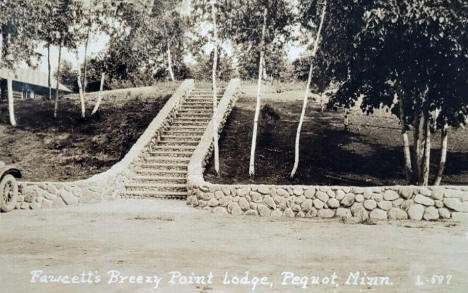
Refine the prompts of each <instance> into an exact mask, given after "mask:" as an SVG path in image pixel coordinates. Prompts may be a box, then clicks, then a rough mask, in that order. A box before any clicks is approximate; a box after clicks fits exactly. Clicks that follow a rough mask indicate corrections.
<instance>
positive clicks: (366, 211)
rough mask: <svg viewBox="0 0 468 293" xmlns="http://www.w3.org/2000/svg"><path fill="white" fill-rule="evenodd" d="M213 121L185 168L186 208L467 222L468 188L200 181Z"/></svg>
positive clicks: (227, 107) (230, 95)
mask: <svg viewBox="0 0 468 293" xmlns="http://www.w3.org/2000/svg"><path fill="white" fill-rule="evenodd" d="M237 87H238V84H236V83H233V82H232V81H231V83H230V84H229V86H228V88H227V90H226V93H225V95H224V96H223V98H222V100H221V102H220V105H219V107H218V112H217V116H218V120H217V121H216V123H217V126H218V129H219V130H220V131H221V130H222V128H223V126H224V123H225V122H226V119H227V118H228V116H229V114H230V112H231V110H232V108H233V107H234V103H235V101H236V92H237ZM212 123H215V121H212V122H210V126H208V127H207V130H206V131H205V133H204V135H203V137H202V140H201V142H200V143H199V144H198V146H197V148H196V150H195V152H194V154H193V155H192V157H191V159H190V163H189V166H188V174H187V182H188V197H187V204H189V205H192V206H194V207H197V208H203V209H206V210H210V211H213V212H215V213H220V214H232V215H256V216H273V217H281V216H285V217H320V218H333V217H340V218H346V219H348V221H350V222H363V221H366V220H368V219H372V220H405V219H412V220H428V221H430V220H442V219H454V220H468V186H440V187H419V186H386V187H347V186H299V185H284V186H280V185H221V184H212V183H209V182H206V181H205V180H204V178H203V172H204V170H205V166H206V163H207V162H208V160H209V159H210V157H211V152H212V148H213V144H212V140H213V136H212V132H211V129H213V125H212Z"/></svg>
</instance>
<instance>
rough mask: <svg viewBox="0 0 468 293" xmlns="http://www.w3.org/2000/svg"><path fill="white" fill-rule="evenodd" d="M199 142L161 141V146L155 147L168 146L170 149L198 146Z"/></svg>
mask: <svg viewBox="0 0 468 293" xmlns="http://www.w3.org/2000/svg"><path fill="white" fill-rule="evenodd" d="M197 145H198V141H190V140H170V141H167V140H161V141H160V142H159V144H158V145H157V146H155V147H158V146H168V147H174V146H195V147H196V146H197Z"/></svg>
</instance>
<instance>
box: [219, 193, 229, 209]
mask: <svg viewBox="0 0 468 293" xmlns="http://www.w3.org/2000/svg"><path fill="white" fill-rule="evenodd" d="M218 202H219V205H220V206H222V207H227V205H228V203H229V200H228V197H227V196H223V197H221V198H220V199H218Z"/></svg>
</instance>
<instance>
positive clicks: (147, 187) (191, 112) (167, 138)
mask: <svg viewBox="0 0 468 293" xmlns="http://www.w3.org/2000/svg"><path fill="white" fill-rule="evenodd" d="M223 91H224V89H219V90H218V102H219V100H220V99H221V97H222V93H223ZM212 115H213V91H212V90H211V89H210V88H199V89H194V90H192V91H191V93H190V95H189V96H188V97H187V98H185V100H184V101H183V103H182V105H181V108H180V110H179V111H178V112H177V116H176V117H175V119H174V120H173V122H172V124H171V125H170V127H169V128H168V129H166V131H165V132H163V134H162V135H161V136H160V140H159V143H158V144H157V145H155V146H152V148H151V151H150V152H149V153H148V155H147V156H146V157H145V158H144V160H142V161H143V162H142V163H140V164H139V165H138V166H136V168H135V173H136V176H134V177H133V178H132V180H131V181H130V182H129V183H127V184H126V185H125V192H124V193H123V194H122V197H127V198H165V199H185V198H186V197H187V166H188V163H189V161H190V157H191V156H192V153H193V151H194V150H195V148H196V146H197V145H198V143H199V141H200V139H201V137H202V135H203V133H204V131H205V128H206V127H207V125H208V123H209V122H210V120H211V118H212Z"/></svg>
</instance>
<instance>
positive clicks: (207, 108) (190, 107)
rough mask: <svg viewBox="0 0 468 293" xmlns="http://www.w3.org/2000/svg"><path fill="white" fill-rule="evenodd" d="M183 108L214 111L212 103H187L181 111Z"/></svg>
mask: <svg viewBox="0 0 468 293" xmlns="http://www.w3.org/2000/svg"><path fill="white" fill-rule="evenodd" d="M181 110H205V111H213V105H212V104H206V105H187V104H184V105H182V108H180V110H179V111H181Z"/></svg>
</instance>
